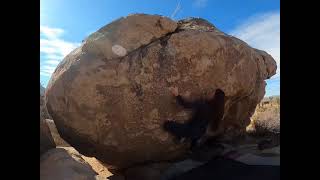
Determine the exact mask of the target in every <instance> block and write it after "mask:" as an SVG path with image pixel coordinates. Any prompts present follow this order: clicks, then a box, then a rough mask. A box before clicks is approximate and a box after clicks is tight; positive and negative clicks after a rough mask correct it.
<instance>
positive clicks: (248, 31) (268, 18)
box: [230, 12, 280, 78]
mask: <svg viewBox="0 0 320 180" xmlns="http://www.w3.org/2000/svg"><path fill="white" fill-rule="evenodd" d="M230 34H231V35H233V36H235V37H238V38H239V39H241V40H243V41H245V42H247V43H248V44H249V45H250V46H252V47H254V48H257V49H261V50H264V51H266V52H268V53H269V54H270V55H271V56H272V57H273V58H274V59H275V61H276V62H277V66H278V68H277V74H276V75H275V76H274V77H273V78H276V77H278V76H280V13H279V12H271V13H265V14H260V15H256V16H253V17H251V18H249V19H248V20H246V21H245V22H243V23H242V24H240V25H239V26H238V27H236V28H235V29H234V30H233V31H231V33H230Z"/></svg>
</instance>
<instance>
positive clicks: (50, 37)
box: [40, 25, 79, 77]
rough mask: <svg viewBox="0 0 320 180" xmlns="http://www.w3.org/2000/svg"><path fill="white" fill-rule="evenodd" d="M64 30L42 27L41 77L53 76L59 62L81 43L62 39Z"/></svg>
mask: <svg viewBox="0 0 320 180" xmlns="http://www.w3.org/2000/svg"><path fill="white" fill-rule="evenodd" d="M63 33H64V30H63V29H60V28H52V27H48V26H43V25H41V26H40V53H41V55H42V59H41V60H42V62H41V66H40V75H42V76H49V77H50V76H51V74H52V73H53V72H54V70H55V68H56V66H57V65H58V64H59V62H60V61H61V60H62V59H63V58H64V57H65V56H66V55H67V54H69V53H70V52H71V51H72V50H73V49H75V48H76V47H77V46H79V43H76V42H69V41H65V40H63V39H62V37H61V36H62V35H63Z"/></svg>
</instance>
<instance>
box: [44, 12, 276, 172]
mask: <svg viewBox="0 0 320 180" xmlns="http://www.w3.org/2000/svg"><path fill="white" fill-rule="evenodd" d="M275 73H276V62H275V61H274V59H273V58H272V57H271V56H270V55H269V54H267V53H266V52H264V51H261V50H257V49H254V48H251V47H250V46H249V45H248V44H246V43H245V42H243V41H241V40H239V39H237V38H235V37H232V36H229V35H227V34H224V33H223V32H221V31H219V30H218V29H217V28H216V27H214V26H213V25H212V24H210V23H209V22H207V21H205V20H203V19H198V18H190V19H186V20H182V21H179V22H175V21H172V20H170V19H168V18H165V17H162V16H156V15H144V14H135V15H130V16H127V17H124V18H120V19H118V20H116V21H114V22H112V23H110V24H108V25H106V26H104V27H102V28H101V29H100V30H98V31H97V32H95V33H93V34H92V35H90V36H89V37H88V38H87V39H86V40H84V41H83V43H82V44H81V46H80V47H78V48H77V49H75V50H74V51H72V52H71V53H70V54H69V55H67V56H66V57H65V58H64V60H63V61H62V62H61V63H60V64H59V65H58V67H57V69H56V70H55V72H54V73H53V75H52V77H51V80H50V82H49V84H48V86H47V89H46V93H45V94H46V104H47V108H48V111H49V113H50V115H51V116H52V118H53V120H54V121H55V123H56V126H57V129H58V131H59V134H60V135H61V136H62V137H63V139H65V140H66V141H67V142H68V143H69V144H70V145H71V146H73V147H75V148H76V149H77V150H79V151H80V152H81V153H82V154H84V155H88V156H95V157H96V158H98V159H99V160H101V161H103V162H104V163H106V164H109V165H113V166H114V167H117V168H119V167H120V168H124V167H127V166H130V165H133V164H135V163H141V162H145V161H160V160H168V159H174V158H178V157H181V156H183V155H184V153H185V152H186V149H187V146H186V145H185V144H176V143H175V142H174V140H173V137H172V136H170V135H169V134H168V133H167V132H165V131H164V130H163V129H162V124H163V122H164V121H165V120H167V119H175V120H176V121H179V122H183V121H185V120H186V119H187V118H188V117H190V113H189V112H188V111H186V110H185V109H183V108H181V107H179V106H177V104H176V103H175V99H174V98H173V97H172V95H171V94H170V91H169V90H168V89H169V87H177V88H178V90H179V92H180V93H181V94H182V95H186V96H189V98H190V99H194V98H199V97H201V96H206V95H207V94H208V93H210V92H213V91H214V90H215V89H217V88H220V89H222V90H223V91H224V92H225V94H226V103H225V115H224V118H223V121H222V124H221V126H220V128H219V130H218V131H219V132H222V133H224V134H226V135H229V136H235V135H237V134H239V133H241V132H243V131H245V127H246V126H247V125H248V124H249V123H250V116H251V115H252V114H253V112H254V110H255V107H256V105H257V104H258V102H260V100H261V99H262V98H263V96H264V94H265V85H266V83H265V79H268V78H270V77H271V76H272V75H274V74H275Z"/></svg>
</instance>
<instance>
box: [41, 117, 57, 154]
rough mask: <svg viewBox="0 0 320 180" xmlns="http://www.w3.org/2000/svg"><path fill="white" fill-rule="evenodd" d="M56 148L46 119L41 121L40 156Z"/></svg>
mask: <svg viewBox="0 0 320 180" xmlns="http://www.w3.org/2000/svg"><path fill="white" fill-rule="evenodd" d="M55 147H56V145H55V143H54V140H53V138H52V136H51V133H50V129H49V127H48V125H47V123H46V122H45V120H44V119H40V155H42V154H43V153H45V152H47V151H48V150H49V149H52V148H55Z"/></svg>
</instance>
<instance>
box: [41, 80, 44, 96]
mask: <svg viewBox="0 0 320 180" xmlns="http://www.w3.org/2000/svg"><path fill="white" fill-rule="evenodd" d="M44 91H45V88H44V87H43V86H42V85H41V83H40V95H42V96H43V95H44Z"/></svg>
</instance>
